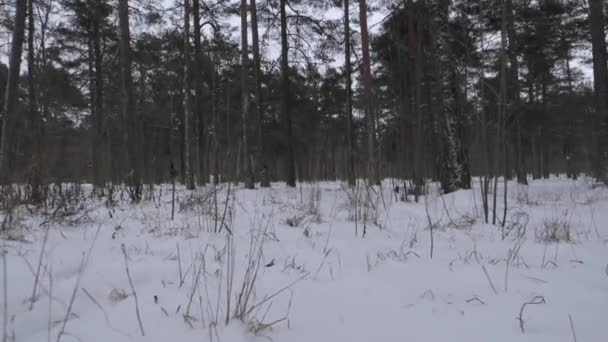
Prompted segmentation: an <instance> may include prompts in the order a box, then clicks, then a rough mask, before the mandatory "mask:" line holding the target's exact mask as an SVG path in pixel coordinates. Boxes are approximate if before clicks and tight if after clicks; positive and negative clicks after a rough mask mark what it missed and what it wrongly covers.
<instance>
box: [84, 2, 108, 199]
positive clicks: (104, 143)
mask: <svg viewBox="0 0 608 342" xmlns="http://www.w3.org/2000/svg"><path fill="white" fill-rule="evenodd" d="M101 6H102V4H101V3H100V1H99V0H96V1H95V13H98V12H99V10H101ZM91 24H92V30H91V37H90V41H91V45H92V46H91V48H92V64H93V68H91V70H94V72H93V74H92V75H91V79H90V81H89V82H91V83H92V87H91V88H92V94H91V97H92V99H93V101H92V106H94V108H93V109H91V113H93V121H94V127H93V180H94V184H95V186H96V187H97V188H99V189H102V188H103V187H104V186H105V183H106V180H107V177H108V176H109V170H110V167H109V163H110V158H109V154H110V150H109V145H108V132H107V127H106V126H107V125H106V119H105V113H104V105H103V87H104V82H103V60H102V56H101V37H100V22H99V15H94V16H93V21H92V23H91Z"/></svg>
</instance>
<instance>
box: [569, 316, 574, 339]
mask: <svg viewBox="0 0 608 342" xmlns="http://www.w3.org/2000/svg"><path fill="white" fill-rule="evenodd" d="M568 319H569V320H570V329H572V339H573V341H574V342H576V330H575V329H574V321H572V315H570V314H568Z"/></svg>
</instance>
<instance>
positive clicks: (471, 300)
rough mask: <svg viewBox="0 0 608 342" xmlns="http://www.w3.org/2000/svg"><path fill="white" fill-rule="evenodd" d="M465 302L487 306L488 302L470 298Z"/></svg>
mask: <svg viewBox="0 0 608 342" xmlns="http://www.w3.org/2000/svg"><path fill="white" fill-rule="evenodd" d="M465 302H467V303H472V302H478V303H481V304H486V302H484V301H483V300H481V299H479V297H473V298H469V299H467V300H466V301H465Z"/></svg>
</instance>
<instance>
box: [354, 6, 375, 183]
mask: <svg viewBox="0 0 608 342" xmlns="http://www.w3.org/2000/svg"><path fill="white" fill-rule="evenodd" d="M359 22H360V26H361V55H362V57H361V58H362V60H361V63H362V73H363V88H364V100H363V101H364V106H365V116H366V118H367V120H366V122H367V178H368V182H369V183H370V184H377V183H379V178H378V174H377V165H376V158H375V154H376V120H375V118H374V111H373V108H372V96H373V93H372V71H371V59H370V53H369V32H368V27H367V1H366V0H359Z"/></svg>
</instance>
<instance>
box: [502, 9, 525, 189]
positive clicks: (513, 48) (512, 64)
mask: <svg viewBox="0 0 608 342" xmlns="http://www.w3.org/2000/svg"><path fill="white" fill-rule="evenodd" d="M505 1H506V3H505V10H506V13H505V14H506V31H507V39H508V41H509V45H508V49H507V58H508V60H509V69H508V73H509V78H508V81H509V89H511V93H510V95H511V96H510V98H509V106H508V108H509V114H510V115H512V116H514V117H515V121H514V128H515V130H514V132H511V136H512V137H513V140H515V151H516V152H515V154H516V156H515V165H516V167H515V168H516V170H515V172H516V173H517V183H519V184H523V185H527V184H528V180H527V176H526V170H525V167H524V165H523V164H524V160H523V155H522V154H523V153H522V151H521V114H520V109H521V98H520V94H519V93H520V90H519V63H518V61H517V34H516V32H515V16H514V15H513V0H505Z"/></svg>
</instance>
